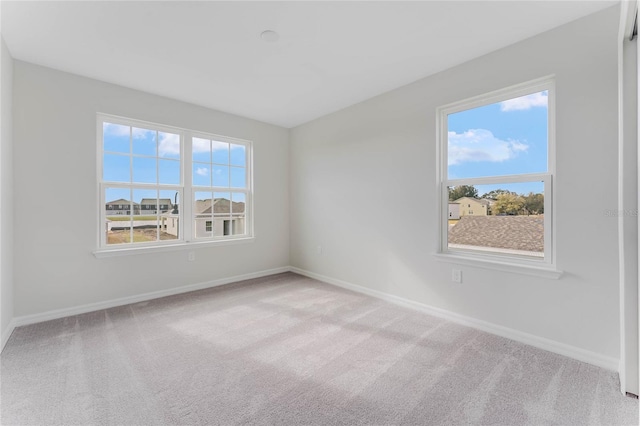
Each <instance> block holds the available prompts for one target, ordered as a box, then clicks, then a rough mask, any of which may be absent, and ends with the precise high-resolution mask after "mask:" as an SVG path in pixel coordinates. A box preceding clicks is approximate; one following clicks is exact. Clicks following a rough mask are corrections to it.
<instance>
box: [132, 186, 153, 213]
mask: <svg viewBox="0 0 640 426" xmlns="http://www.w3.org/2000/svg"><path fill="white" fill-rule="evenodd" d="M157 214H158V191H156V190H155V189H134V190H133V215H134V216H140V217H144V218H145V220H146V219H148V218H149V216H156V215H157ZM134 220H141V219H140V218H139V217H134Z"/></svg>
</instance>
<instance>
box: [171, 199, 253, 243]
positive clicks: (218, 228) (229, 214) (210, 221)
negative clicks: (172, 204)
mask: <svg viewBox="0 0 640 426" xmlns="http://www.w3.org/2000/svg"><path fill="white" fill-rule="evenodd" d="M211 201H212V200H211V199H210V198H209V199H204V200H196V202H195V212H194V214H195V221H194V224H195V231H194V234H195V237H196V238H208V237H222V236H227V235H229V236H230V235H244V234H245V230H246V228H245V221H246V217H245V203H240V202H232V201H230V200H228V199H226V198H215V199H213V203H212V202H211ZM162 220H163V224H164V226H163V229H164V230H165V232H166V233H168V234H170V235H175V236H178V234H179V227H180V220H179V215H175V214H171V213H169V214H164V215H162Z"/></svg>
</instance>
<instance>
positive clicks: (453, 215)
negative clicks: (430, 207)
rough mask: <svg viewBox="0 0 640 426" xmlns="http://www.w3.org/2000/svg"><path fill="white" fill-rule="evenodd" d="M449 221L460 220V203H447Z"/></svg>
mask: <svg viewBox="0 0 640 426" xmlns="http://www.w3.org/2000/svg"><path fill="white" fill-rule="evenodd" d="M449 219H460V203H452V202H449Z"/></svg>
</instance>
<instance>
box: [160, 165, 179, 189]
mask: <svg viewBox="0 0 640 426" xmlns="http://www.w3.org/2000/svg"><path fill="white" fill-rule="evenodd" d="M158 166H159V170H158V175H159V179H160V183H161V184H164V185H180V161H177V160H162V159H160V160H158Z"/></svg>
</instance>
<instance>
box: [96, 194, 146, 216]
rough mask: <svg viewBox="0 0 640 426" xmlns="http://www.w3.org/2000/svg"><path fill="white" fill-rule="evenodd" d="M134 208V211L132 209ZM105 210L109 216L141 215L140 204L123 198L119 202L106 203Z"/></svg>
mask: <svg viewBox="0 0 640 426" xmlns="http://www.w3.org/2000/svg"><path fill="white" fill-rule="evenodd" d="M132 207H133V210H131V208H132ZM105 210H106V214H107V216H119V215H132V214H133V215H138V214H140V211H141V210H140V204H138V203H136V202H131V201H129V200H125V199H123V198H119V199H117V200H113V201H108V202H106V203H105Z"/></svg>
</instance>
